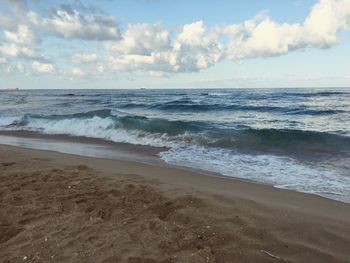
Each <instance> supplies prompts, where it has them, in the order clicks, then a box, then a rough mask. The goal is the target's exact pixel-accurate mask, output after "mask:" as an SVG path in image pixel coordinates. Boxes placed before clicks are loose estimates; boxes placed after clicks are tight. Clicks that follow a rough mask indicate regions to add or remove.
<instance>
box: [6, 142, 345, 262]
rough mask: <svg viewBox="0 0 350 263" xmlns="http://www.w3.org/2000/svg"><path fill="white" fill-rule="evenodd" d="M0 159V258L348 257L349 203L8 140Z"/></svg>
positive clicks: (322, 259)
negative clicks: (9, 143)
mask: <svg viewBox="0 0 350 263" xmlns="http://www.w3.org/2000/svg"><path fill="white" fill-rule="evenodd" d="M0 160H1V164H0V167H1V171H0V188H1V195H0V198H1V199H0V200H1V204H2V205H1V210H0V221H1V222H2V224H1V228H0V232H1V233H2V235H0V236H3V237H5V239H2V240H1V242H0V256H1V257H2V258H3V259H5V260H6V259H7V260H8V261H9V262H23V258H24V257H26V258H34V259H35V260H36V261H35V262H46V261H47V260H50V261H53V262H62V261H67V260H77V261H80V262H116V261H118V262H119V261H120V262H144V261H142V260H146V259H147V260H149V262H183V261H185V260H187V261H188V262H232V261H233V262H235V261H238V262H277V261H276V259H275V258H272V257H270V256H269V255H267V254H266V253H264V252H262V251H266V252H269V253H271V254H272V255H276V256H278V257H280V258H282V259H284V260H286V261H287V262H347V259H348V258H349V257H350V254H349V251H348V247H349V245H350V205H349V204H345V203H341V202H338V201H334V200H330V199H327V198H323V197H319V196H315V195H310V194H304V193H299V192H295V191H289V190H284V189H278V188H274V187H271V186H267V185H259V184H255V183H249V182H243V181H239V180H232V179H225V178H221V177H215V176H207V175H205V174H199V173H197V172H192V171H187V170H183V169H178V168H172V167H164V166H155V165H151V164H143V163H137V162H132V161H117V160H108V159H100V158H92V157H82V156H76V155H69V154H63V153H57V152H50V151H40V150H33V149H25V148H20V147H14V146H5V145H0ZM57 231H58V232H57ZM73 233H76V234H73ZM330 241H331V242H330ZM52 256H53V257H52ZM208 258H209V261H207V260H206V259H208ZM220 260H221V261H220Z"/></svg>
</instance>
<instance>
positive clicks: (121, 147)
mask: <svg viewBox="0 0 350 263" xmlns="http://www.w3.org/2000/svg"><path fill="white" fill-rule="evenodd" d="M16 139H23V141H22V140H20V141H17V140H16ZM46 144H48V146H46ZM0 145H11V146H15V147H16V146H17V147H22V148H25V149H34V150H44V151H52V152H57V153H63V154H72V155H76V156H82V157H84V156H85V157H92V158H101V159H110V160H121V161H131V162H138V163H143V164H149V165H156V166H163V167H169V168H177V169H181V170H184V171H189V172H194V173H199V174H203V175H206V176H213V177H218V178H221V179H226V180H234V181H242V182H248V183H252V184H258V185H265V186H270V187H273V188H275V189H281V190H288V191H294V192H298V193H306V194H310V195H314V196H318V197H323V198H326V199H330V200H335V201H338V202H341V203H346V204H350V200H348V197H347V198H346V197H343V196H337V195H335V194H328V195H326V194H323V195H322V194H317V193H310V192H309V193H307V192H300V191H297V190H294V189H287V188H280V187H276V186H274V185H272V184H267V183H264V182H261V181H256V180H250V179H247V178H240V177H234V176H227V175H223V174H220V173H216V172H212V171H207V170H202V169H197V168H192V167H188V166H185V165H184V166H180V165H174V164H169V163H167V162H165V161H164V160H162V159H161V158H160V157H159V156H158V154H159V153H161V152H162V151H167V150H169V148H166V147H154V146H149V145H134V144H130V143H119V142H113V141H109V140H104V139H99V138H91V137H83V136H71V135H65V134H57V135H56V134H42V133H38V132H32V131H17V130H15V131H0ZM73 145H74V147H73Z"/></svg>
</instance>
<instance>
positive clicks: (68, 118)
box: [0, 109, 350, 155]
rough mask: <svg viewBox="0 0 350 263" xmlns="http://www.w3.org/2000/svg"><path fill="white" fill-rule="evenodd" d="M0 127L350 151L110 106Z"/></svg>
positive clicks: (242, 147)
mask: <svg viewBox="0 0 350 263" xmlns="http://www.w3.org/2000/svg"><path fill="white" fill-rule="evenodd" d="M0 120H2V121H0V125H1V128H2V129H7V130H8V129H10V130H11V129H12V130H32V131H38V132H42V133H49V134H68V135H76V136H85V137H93V138H101V139H107V140H112V141H116V142H128V143H132V144H146V145H152V146H167V147H171V146H174V145H175V144H176V145H179V144H192V145H202V146H210V147H218V148H229V149H235V150H238V151H246V152H252V151H254V152H263V153H265V152H280V153H283V154H289V155H290V154H296V155H300V154H308V155H323V154H328V155H338V154H349V153H350V137H346V136H341V135H337V134H331V133H325V132H316V131H303V130H291V129H253V128H250V127H246V126H237V127H232V128H219V127H218V126H215V125H214V124H211V123H208V122H200V121H170V120H166V119H161V118H147V117H143V116H133V115H125V116H123V115H118V114H115V113H114V112H112V110H110V109H107V110H106V109H104V110H96V111H89V112H82V113H75V114H67V115H50V116H45V115H31V114H26V115H24V116H22V117H19V118H7V119H6V118H4V119H1V118H0Z"/></svg>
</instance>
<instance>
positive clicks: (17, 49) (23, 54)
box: [0, 43, 41, 59]
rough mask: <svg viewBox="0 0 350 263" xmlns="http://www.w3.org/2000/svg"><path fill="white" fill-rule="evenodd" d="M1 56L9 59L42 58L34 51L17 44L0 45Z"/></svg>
mask: <svg viewBox="0 0 350 263" xmlns="http://www.w3.org/2000/svg"><path fill="white" fill-rule="evenodd" d="M0 55H2V56H4V57H7V58H25V59H40V58H41V56H40V54H38V53H37V52H36V51H34V50H33V49H30V48H28V47H22V46H18V45H16V44H7V43H5V44H0Z"/></svg>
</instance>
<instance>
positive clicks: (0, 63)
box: [0, 57, 7, 65]
mask: <svg viewBox="0 0 350 263" xmlns="http://www.w3.org/2000/svg"><path fill="white" fill-rule="evenodd" d="M6 63H7V59H6V58H2V57H0V65H2V64H6Z"/></svg>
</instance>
